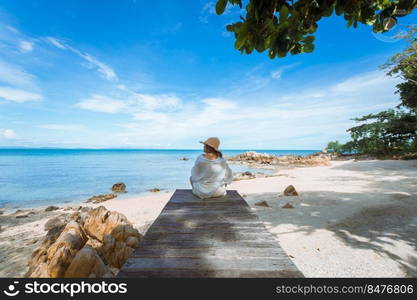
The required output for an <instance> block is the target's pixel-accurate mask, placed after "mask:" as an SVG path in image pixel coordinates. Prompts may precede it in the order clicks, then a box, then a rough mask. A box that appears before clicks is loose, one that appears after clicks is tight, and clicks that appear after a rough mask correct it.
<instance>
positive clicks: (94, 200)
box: [87, 193, 117, 203]
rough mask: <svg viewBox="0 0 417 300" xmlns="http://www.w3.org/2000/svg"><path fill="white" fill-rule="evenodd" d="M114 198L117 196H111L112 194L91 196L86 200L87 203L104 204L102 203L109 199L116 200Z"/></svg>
mask: <svg viewBox="0 0 417 300" xmlns="http://www.w3.org/2000/svg"><path fill="white" fill-rule="evenodd" d="M116 197H117V195H116V194H113V193H111V194H104V195H96V196H93V197H91V198H90V199H88V200H87V203H88V202H92V203H101V202H104V201H107V200H110V199H113V198H116Z"/></svg>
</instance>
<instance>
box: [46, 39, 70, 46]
mask: <svg viewBox="0 0 417 300" xmlns="http://www.w3.org/2000/svg"><path fill="white" fill-rule="evenodd" d="M46 39H47V41H48V42H50V43H51V44H52V45H54V46H55V47H57V48H59V49H66V48H67V47H65V46H64V44H63V43H61V42H60V41H59V40H58V39H56V38H53V37H47V38H46Z"/></svg>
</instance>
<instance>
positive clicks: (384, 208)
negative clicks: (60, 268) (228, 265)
mask: <svg viewBox="0 0 417 300" xmlns="http://www.w3.org/2000/svg"><path fill="white" fill-rule="evenodd" d="M277 172H278V173H277V175H278V176H275V177H267V178H255V179H250V180H240V181H235V182H233V183H232V184H231V185H230V186H229V187H228V188H229V189H235V190H238V191H239V193H240V194H241V195H242V196H243V197H244V198H245V199H246V201H247V202H248V203H249V205H250V206H251V208H252V209H253V210H254V211H255V212H256V213H257V214H258V216H259V218H260V220H262V221H263V222H264V223H265V224H266V226H267V228H268V230H270V231H271V232H272V233H273V234H274V235H275V236H276V237H277V239H278V240H279V241H280V244H281V246H282V247H283V249H284V250H285V251H286V253H287V254H288V255H289V257H290V258H291V259H292V261H293V262H294V263H295V264H296V265H297V267H298V268H299V269H300V271H301V272H302V273H303V274H304V275H305V276H306V277H416V276H417V246H416V245H417V161H415V160H412V161H397V160H365V161H354V160H349V161H332V162H331V165H330V166H318V167H295V168H289V169H285V170H279V171H277ZM288 185H294V186H295V188H296V190H297V191H298V193H299V196H284V195H283V191H284V189H285V188H286V187H287V186H288ZM171 195H172V192H166V191H161V192H157V193H152V194H150V195H147V196H141V197H133V196H132V197H129V198H127V199H112V200H109V201H106V202H103V203H101V204H100V205H103V206H105V207H106V208H107V209H109V210H115V211H118V212H121V213H123V214H125V215H126V217H127V218H128V219H129V220H130V221H131V222H132V223H133V224H134V226H135V227H136V228H137V229H138V230H139V231H140V232H141V233H145V232H146V230H147V228H148V227H149V226H150V225H151V224H152V222H153V221H154V220H155V218H156V217H157V216H158V214H159V213H160V211H161V210H162V208H163V207H164V205H165V204H166V202H167V201H168V200H169V198H170V196H171ZM259 201H266V202H267V203H268V205H269V207H262V206H257V205H255V203H257V202H259ZM286 203H290V204H291V205H292V206H294V208H282V206H284V205H285V204H286ZM80 205H82V206H87V205H89V206H98V204H94V205H93V204H86V203H81V204H80ZM71 206H72V207H75V206H76V205H74V204H72V205H71ZM71 211H72V210H71V209H70V208H68V207H67V208H64V207H62V208H60V209H58V210H55V211H50V212H45V211H44V209H36V210H34V213H33V214H30V215H28V216H27V217H23V218H16V214H10V213H4V214H3V215H1V216H0V226H1V229H0V276H1V277H21V276H23V275H24V273H25V271H26V263H27V261H28V259H29V257H30V254H31V253H32V251H33V250H34V249H35V248H36V247H37V245H39V243H40V240H41V239H42V236H44V235H45V231H44V228H43V227H44V224H45V223H46V221H47V220H48V219H49V218H51V217H53V216H57V215H60V214H67V213H71ZM23 213H28V211H26V212H23ZM18 214H22V212H20V213H18Z"/></svg>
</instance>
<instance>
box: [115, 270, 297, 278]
mask: <svg viewBox="0 0 417 300" xmlns="http://www.w3.org/2000/svg"><path fill="white" fill-rule="evenodd" d="M118 277H120V278H131V277H134V278H155V277H156V278H280V277H285V278H299V277H302V274H301V273H300V271H298V270H296V271H294V270H285V269H279V270H275V271H259V270H225V269H217V270H206V269H195V270H190V269H184V270H182V269H163V270H153V269H152V270H140V271H137V270H129V269H122V270H121V271H120V272H119V274H118Z"/></svg>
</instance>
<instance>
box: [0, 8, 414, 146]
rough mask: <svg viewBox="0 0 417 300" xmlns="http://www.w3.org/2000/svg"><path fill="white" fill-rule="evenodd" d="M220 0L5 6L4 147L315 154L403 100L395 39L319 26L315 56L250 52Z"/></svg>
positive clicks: (1, 70) (338, 23) (1, 22)
mask: <svg viewBox="0 0 417 300" xmlns="http://www.w3.org/2000/svg"><path fill="white" fill-rule="evenodd" d="M213 8H214V1H202V0H201V1H181V0H178V1H174V0H166V1H164V0H159V1H140V0H136V1H133V0H124V1H120V0H119V1H116V0H114V1H110V0H109V1H98V0H90V1H52V0H51V1H47V0H43V1H35V0H19V1H15V0H3V1H2V2H1V3H0V147H2V146H3V147H10V146H12V147H13V146H16V147H19V146H24V147H65V148H73V147H92V148H108V147H111V148H120V147H121V148H132V147H134V148H185V149H193V148H199V147H200V146H199V144H198V141H199V140H201V139H204V138H206V137H208V136H219V137H220V138H221V140H222V146H223V148H225V149H239V148H240V149H242V148H244V149H249V148H251V149H321V148H323V147H324V146H325V145H326V144H327V142H328V141H329V140H335V139H338V140H340V141H345V140H347V139H348V135H347V133H346V129H347V128H349V127H351V126H352V125H354V122H353V121H351V120H350V118H352V117H357V116H361V115H363V114H366V113H370V112H377V111H380V110H383V109H386V108H388V107H393V106H394V105H396V104H397V103H398V96H397V95H394V91H395V84H396V83H398V79H396V78H388V77H386V76H385V75H384V72H383V71H381V70H380V69H379V68H378V66H380V65H381V64H383V63H384V62H386V60H387V59H388V57H390V56H391V55H393V54H394V53H396V52H398V51H400V50H402V49H403V48H404V46H405V45H404V43H403V42H401V41H394V40H393V39H391V36H392V35H393V34H394V33H395V32H398V31H399V30H402V29H404V28H405V26H407V25H411V24H414V23H416V21H415V20H416V13H414V14H413V15H411V16H407V17H405V18H402V19H400V22H399V24H398V25H397V27H396V28H395V29H394V30H393V32H391V33H388V34H384V35H378V36H375V35H374V34H373V33H372V32H371V28H370V27H366V26H359V28H357V29H353V28H351V29H347V28H346V25H345V22H344V21H343V19H342V18H339V17H332V18H328V19H325V20H322V21H320V23H319V29H318V32H317V36H316V49H315V51H314V52H313V53H312V54H302V55H297V56H288V57H286V58H283V59H275V60H270V59H269V58H268V57H267V55H266V54H258V53H254V54H252V55H242V54H240V53H239V52H238V51H236V50H234V48H233V43H234V39H233V37H232V36H231V34H230V33H228V32H227V31H226V30H225V25H226V24H228V23H229V22H230V21H232V20H236V19H237V18H238V17H239V13H240V11H239V9H238V8H234V9H233V8H232V9H228V10H227V12H226V14H225V15H222V16H217V15H215V14H214V10H213Z"/></svg>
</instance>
